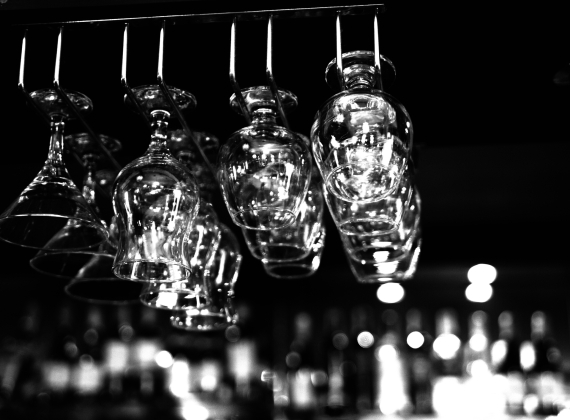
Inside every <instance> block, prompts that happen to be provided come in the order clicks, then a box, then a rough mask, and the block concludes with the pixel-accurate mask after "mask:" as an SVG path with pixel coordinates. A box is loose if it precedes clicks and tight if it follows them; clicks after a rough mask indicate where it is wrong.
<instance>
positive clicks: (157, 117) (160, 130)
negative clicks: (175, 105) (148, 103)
mask: <svg viewBox="0 0 570 420" xmlns="http://www.w3.org/2000/svg"><path fill="white" fill-rule="evenodd" d="M151 116H152V122H151V129H152V134H151V136H150V145H149V147H148V150H147V153H152V154H157V153H167V154H170V150H169V149H168V146H167V144H166V139H167V134H168V133H167V130H168V118H169V117H170V114H169V113H168V112H167V111H153V112H152V113H151Z"/></svg>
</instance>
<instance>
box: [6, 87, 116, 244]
mask: <svg viewBox="0 0 570 420" xmlns="http://www.w3.org/2000/svg"><path fill="white" fill-rule="evenodd" d="M67 94H68V96H69V97H70V99H71V101H72V102H73V103H74V104H75V105H76V106H77V107H78V108H79V110H80V111H81V112H87V111H90V110H91V109H92V108H93V105H92V103H91V100H90V99H89V98H87V97H86V96H85V95H83V94H81V93H79V92H72V91H69V92H67ZM30 97H31V98H32V100H33V101H34V102H35V103H36V104H37V105H38V106H39V107H40V108H41V109H43V110H44V111H45V112H46V114H48V115H49V117H50V120H51V138H50V146H49V153H48V157H47V159H46V161H45V163H44V166H43V168H42V169H41V170H40V172H39V173H38V174H37V175H36V177H35V178H34V180H33V181H32V182H31V183H30V184H29V185H28V186H27V187H26V188H25V189H24V191H23V192H22V193H21V194H20V196H19V197H18V198H17V199H16V200H15V201H14V202H13V203H12V204H11V205H10V206H9V207H8V209H6V210H5V211H4V212H3V213H2V214H1V215H0V239H2V240H4V241H6V242H9V243H12V244H15V245H20V246H23V247H28V248H35V249H43V248H44V247H45V246H46V244H47V243H48V242H50V241H51V240H52V239H53V238H54V237H55V236H56V235H58V234H60V232H61V231H62V229H66V231H67V233H68V234H69V235H68V236H67V237H68V238H70V240H68V241H61V242H58V244H57V247H56V246H55V245H53V244H52V245H53V246H52V248H51V250H52V251H57V250H78V249H84V248H89V247H94V246H97V245H99V244H101V243H103V242H104V241H106V240H107V237H108V233H107V229H106V228H105V226H104V225H103V224H102V222H101V220H100V218H99V217H98V216H97V215H96V214H95V213H94V212H93V211H92V210H91V208H90V207H89V205H88V203H87V202H86V201H85V198H84V197H83V196H82V195H81V193H80V192H79V190H78V188H77V187H76V186H75V184H74V183H73V181H71V179H70V177H69V174H68V172H67V169H66V167H65V164H64V162H63V147H64V141H63V132H64V127H65V121H67V120H69V119H70V118H71V117H72V113H71V110H70V109H68V108H67V106H66V105H65V104H64V103H63V101H62V100H61V98H60V97H59V95H58V93H57V92H56V91H55V90H53V89H41V90H37V91H34V92H32V93H31V94H30ZM79 231H80V232H81V234H77V233H78V232H79Z"/></svg>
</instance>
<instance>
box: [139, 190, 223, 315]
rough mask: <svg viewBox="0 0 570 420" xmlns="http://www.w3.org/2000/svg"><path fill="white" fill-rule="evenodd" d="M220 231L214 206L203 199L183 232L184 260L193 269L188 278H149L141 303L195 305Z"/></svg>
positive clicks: (163, 306) (203, 290)
mask: <svg viewBox="0 0 570 420" xmlns="http://www.w3.org/2000/svg"><path fill="white" fill-rule="evenodd" d="M221 235H222V232H221V230H220V225H219V222H218V217H217V215H216V212H215V211H214V208H213V207H212V205H211V204H210V203H208V202H207V201H202V202H201V204H200V210H199V211H198V215H197V216H196V218H195V219H194V221H193V223H192V225H191V226H190V227H189V229H188V232H187V233H186V235H185V237H184V241H183V245H182V254H183V261H184V263H185V264H186V265H187V266H188V267H190V269H191V271H192V273H191V274H190V276H189V277H188V278H187V279H184V280H180V281H175V282H169V283H161V282H150V283H148V284H146V285H145V287H144V289H143V290H142V292H141V295H140V301H141V303H142V304H144V305H146V306H149V307H152V308H156V309H170V310H174V309H187V308H192V307H196V306H197V305H199V304H200V301H201V299H203V298H204V296H205V295H206V293H207V292H206V287H205V283H204V273H205V272H206V270H207V265H208V263H209V262H210V259H211V256H212V255H213V254H214V253H215V252H216V250H217V249H218V246H219V243H220V239H221Z"/></svg>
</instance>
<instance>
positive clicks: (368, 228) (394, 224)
mask: <svg viewBox="0 0 570 420" xmlns="http://www.w3.org/2000/svg"><path fill="white" fill-rule="evenodd" d="M410 164H411V162H410ZM413 192H414V176H413V169H411V168H408V169H406V171H405V172H404V174H403V175H402V177H401V178H400V182H399V184H398V186H397V187H396V189H395V190H394V191H393V192H392V193H390V194H389V195H388V196H387V197H385V198H383V199H382V200H379V201H373V202H364V203H362V202H357V203H356V202H351V201H347V200H343V199H340V198H338V197H337V196H335V195H334V194H332V193H331V192H330V190H327V189H325V191H324V195H325V199H326V203H327V205H328V208H329V211H330V214H331V216H332V218H333V220H334V222H335V224H336V226H337V228H338V230H339V231H340V232H342V233H344V234H346V235H382V234H386V233H390V232H392V231H394V230H397V229H398V227H399V226H400V223H401V221H402V217H403V215H404V213H405V212H406V211H407V209H408V207H409V205H410V201H411V199H412V195H413Z"/></svg>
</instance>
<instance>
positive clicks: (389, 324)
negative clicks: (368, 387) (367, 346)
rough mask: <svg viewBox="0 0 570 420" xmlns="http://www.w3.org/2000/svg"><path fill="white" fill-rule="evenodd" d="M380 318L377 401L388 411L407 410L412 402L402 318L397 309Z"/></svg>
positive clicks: (398, 412)
mask: <svg viewBox="0 0 570 420" xmlns="http://www.w3.org/2000/svg"><path fill="white" fill-rule="evenodd" d="M380 319H381V330H380V331H381V336H380V339H379V340H378V345H377V346H376V348H375V350H374V356H375V359H376V380H375V383H376V387H375V403H376V406H377V407H378V408H379V409H380V412H381V413H382V414H384V415H396V414H406V413H408V412H409V411H411V410H410V408H411V404H410V398H409V396H408V393H407V390H408V388H409V387H408V382H407V381H408V378H407V375H406V365H405V359H404V347H403V345H402V331H401V327H400V319H399V316H398V313H397V312H396V311H395V310H393V309H387V310H385V311H383V312H382V316H381V318H380Z"/></svg>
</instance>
